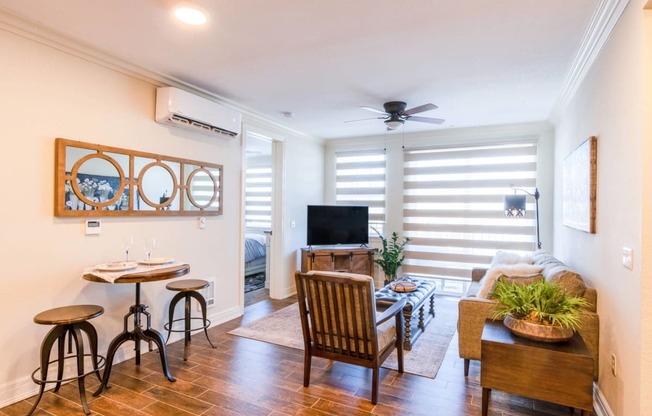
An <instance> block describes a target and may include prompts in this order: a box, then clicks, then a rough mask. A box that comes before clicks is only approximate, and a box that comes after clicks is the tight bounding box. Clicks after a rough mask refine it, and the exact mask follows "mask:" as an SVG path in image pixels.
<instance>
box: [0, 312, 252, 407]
mask: <svg viewBox="0 0 652 416" xmlns="http://www.w3.org/2000/svg"><path fill="white" fill-rule="evenodd" d="M209 311H210V309H209ZM242 313H243V310H242V308H240V307H239V306H235V307H233V308H231V309H227V310H225V311H221V312H219V313H213V314H211V315H208V316H207V318H208V319H210V321H211V326H215V325H219V324H222V323H224V322H226V321H230V320H231V319H235V318H237V317H239V316H241V315H242ZM175 335H176V337H175ZM180 339H183V334H181V333H179V334H172V336H171V337H170V342H174V341H176V340H180ZM123 350H124V352H125V356H124V358H123V359H122V360H119V357H118V355H119V354H118V355H116V357H115V359H114V362H113V364H118V363H119V362H122V361H126V360H129V359H131V358H134V356H135V352H134V351H133V349H131V348H129V349H123ZM143 352H146V350H145V351H143ZM52 388H54V384H51V385H50V386H49V387H46V391H47V390H51V389H52ZM36 394H38V386H37V385H36V384H35V383H34V382H33V381H32V377H31V376H26V377H21V378H19V379H16V380H14V381H10V382H8V383H5V384H3V385H1V386H0V408H2V407H6V406H9V405H11V404H13V403H16V402H19V401H21V400H25V399H27V398H29V397H32V396H35V395H36Z"/></svg>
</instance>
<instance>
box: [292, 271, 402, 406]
mask: <svg viewBox="0 0 652 416" xmlns="http://www.w3.org/2000/svg"><path fill="white" fill-rule="evenodd" d="M295 280H296V287H297V295H298V298H299V311H300V314H301V328H302V329H303V341H304V346H305V356H304V368H303V385H304V386H305V387H308V385H309V384H310V363H311V359H312V357H313V356H314V357H322V358H326V359H329V360H335V361H341V362H345V363H349V364H355V365H360V366H364V367H367V368H371V369H373V382H372V388H371V403H372V404H376V403H377V402H378V385H379V375H380V365H381V364H382V363H383V362H384V361H385V359H386V358H387V357H388V356H389V355H390V353H391V352H392V351H393V350H394V348H396V350H397V355H398V372H399V373H402V372H403V339H402V338H403V335H402V334H403V321H402V314H401V311H402V310H403V306H404V305H405V299H401V301H399V302H396V303H394V304H393V305H392V306H391V307H389V308H388V309H386V310H385V311H384V312H382V313H381V314H380V315H379V316H376V298H375V297H374V281H373V279H372V278H371V277H370V276H366V275H360V274H352V273H338V272H323V271H311V272H308V273H301V272H298V271H297V272H296V273H295ZM392 318H394V319H392Z"/></svg>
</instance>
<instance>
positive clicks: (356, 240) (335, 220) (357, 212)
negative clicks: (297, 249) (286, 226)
mask: <svg viewBox="0 0 652 416" xmlns="http://www.w3.org/2000/svg"><path fill="white" fill-rule="evenodd" d="M307 243H308V245H309V246H322V245H335V244H350V245H353V244H359V245H362V244H368V243H369V207H362V206H343V205H308V241H307Z"/></svg>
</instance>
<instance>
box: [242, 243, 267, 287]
mask: <svg viewBox="0 0 652 416" xmlns="http://www.w3.org/2000/svg"><path fill="white" fill-rule="evenodd" d="M266 255H267V253H266V246H265V235H263V234H251V233H247V234H245V277H246V276H251V275H254V274H258V273H265V266H266V264H267V258H266Z"/></svg>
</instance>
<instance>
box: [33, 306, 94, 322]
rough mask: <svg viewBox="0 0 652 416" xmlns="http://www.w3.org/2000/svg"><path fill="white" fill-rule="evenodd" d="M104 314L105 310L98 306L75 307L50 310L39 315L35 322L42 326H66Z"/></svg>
mask: <svg viewBox="0 0 652 416" xmlns="http://www.w3.org/2000/svg"><path fill="white" fill-rule="evenodd" d="M103 313H104V308H103V307H101V306H98V305H73V306H62V307H60V308H54V309H48V310H47V311H43V312H41V313H39V314H37V315H36V316H35V317H34V322H35V323H37V324H41V325H65V324H75V323H77V322H83V321H87V320H89V319H93V318H96V317H98V316H100V315H102V314H103Z"/></svg>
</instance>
